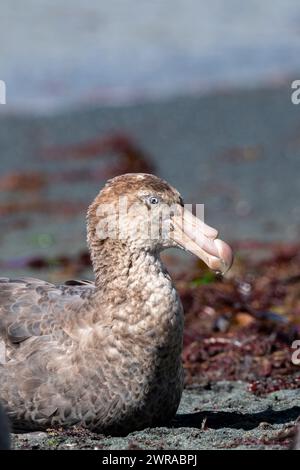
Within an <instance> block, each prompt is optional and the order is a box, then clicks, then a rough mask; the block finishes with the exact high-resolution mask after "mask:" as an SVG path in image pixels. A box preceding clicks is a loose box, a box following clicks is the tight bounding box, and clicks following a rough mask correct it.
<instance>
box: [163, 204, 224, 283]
mask: <svg viewBox="0 0 300 470" xmlns="http://www.w3.org/2000/svg"><path fill="white" fill-rule="evenodd" d="M171 226H172V230H173V231H171V238H173V240H174V241H175V242H176V243H177V244H178V245H179V246H180V247H181V248H183V249H184V250H187V251H189V252H190V253H193V254H194V255H196V256H198V258H201V259H202V260H203V261H204V262H205V263H206V264H207V266H208V267H209V268H211V269H212V270H214V271H218V272H221V273H222V274H225V273H226V272H227V271H228V270H229V268H230V267H231V265H232V261H233V253H232V250H231V248H230V246H229V245H227V243H225V242H223V241H222V240H220V239H218V238H217V236H218V232H217V230H215V229H214V228H212V227H210V226H209V225H206V224H205V223H204V222H203V221H202V220H200V219H198V218H197V217H195V216H194V215H193V214H192V213H191V212H190V211H188V210H187V209H184V208H183V207H181V206H180V205H179V204H178V205H177V206H176V213H175V215H173V217H172V219H171Z"/></svg>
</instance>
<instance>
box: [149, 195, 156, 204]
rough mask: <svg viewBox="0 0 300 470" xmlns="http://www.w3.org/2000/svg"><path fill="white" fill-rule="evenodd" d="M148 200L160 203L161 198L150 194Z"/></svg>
mask: <svg viewBox="0 0 300 470" xmlns="http://www.w3.org/2000/svg"><path fill="white" fill-rule="evenodd" d="M148 201H149V202H150V204H158V203H159V199H158V197H156V196H150V197H149V199H148Z"/></svg>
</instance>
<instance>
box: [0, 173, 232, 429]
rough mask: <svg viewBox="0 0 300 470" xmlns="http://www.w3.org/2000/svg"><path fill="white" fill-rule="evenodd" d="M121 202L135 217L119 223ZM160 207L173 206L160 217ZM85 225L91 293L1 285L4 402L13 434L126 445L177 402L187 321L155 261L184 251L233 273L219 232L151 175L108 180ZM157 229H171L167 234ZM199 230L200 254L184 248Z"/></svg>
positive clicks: (0, 395) (19, 282) (86, 285)
mask: <svg viewBox="0 0 300 470" xmlns="http://www.w3.org/2000/svg"><path fill="white" fill-rule="evenodd" d="M119 197H121V198H124V197H125V198H126V201H127V205H128V208H129V209H133V208H134V210H128V211H127V212H126V213H123V212H120V208H119V205H118V202H119ZM163 204H164V205H166V206H167V207H170V206H172V210H171V211H170V213H169V214H167V215H166V213H165V212H163V211H162V209H161V208H162V206H163ZM152 206H153V207H152ZM103 207H104V208H105V211H103V210H102V209H103ZM108 207H109V211H108V212H109V215H107V208H108ZM145 214H146V215H147V216H148V220H150V222H151V227H154V229H155V230H156V231H155V233H156V236H155V237H153V236H150V235H149V231H148V228H145V226H144V225H143V222H144V220H145ZM116 215H117V216H118V217H117V218H114V217H115V216H116ZM116 220H118V224H115V225H113V228H115V227H117V228H116V230H113V231H107V230H106V228H107V224H108V222H110V223H111V222H112V221H113V222H114V223H115V221H116ZM180 220H184V221H185V220H186V226H187V229H186V230H185V228H184V229H183V228H182V227H180V224H179V221H180ZM87 221H88V244H89V248H90V252H91V258H92V263H93V268H94V273H95V283H91V282H88V281H72V282H69V283H66V284H65V285H62V286H54V285H52V284H49V283H47V282H43V281H39V280H37V279H31V278H26V279H15V280H14V279H7V278H1V279H0V335H1V338H2V341H3V343H4V346H5V359H4V360H3V362H2V364H0V400H1V401H2V403H3V405H4V407H5V409H6V411H7V413H8V416H9V418H10V420H11V422H12V425H13V426H14V428H17V429H29V430H30V429H32V430H33V429H45V428H47V427H53V426H62V427H68V426H72V425H75V424H77V425H83V426H86V427H88V428H89V429H92V430H96V431H101V432H110V433H117V434H122V433H126V432H129V431H131V430H135V429H141V428H143V427H146V426H151V425H158V424H164V423H166V422H168V421H169V420H170V419H171V418H172V417H173V416H174V414H175V413H176V410H177V407H178V404H179V401H180V397H181V393H182V366H181V347H182V333H183V312H182V307H181V303H180V300H179V298H178V295H177V292H176V290H175V288H174V286H173V284H172V281H171V279H170V276H169V274H168V273H167V271H166V270H165V268H164V266H163V265H162V263H161V260H160V257H159V253H160V251H161V250H162V249H165V248H168V247H181V248H186V249H188V250H190V251H192V252H194V253H195V254H196V255H198V256H200V257H202V259H204V260H205V261H206V262H207V263H208V264H209V265H210V266H211V267H213V268H215V269H219V268H220V269H221V268H222V269H223V268H224V267H229V265H230V264H231V260H232V258H231V252H230V249H229V247H228V246H227V245H226V244H224V243H223V242H221V241H220V240H217V239H216V237H217V232H216V231H215V230H213V229H211V228H210V227H208V226H206V225H205V224H203V223H201V222H200V221H198V219H196V218H195V217H193V216H192V215H191V214H190V213H187V211H186V210H185V209H183V203H182V199H181V197H180V195H179V193H178V192H177V191H176V190H175V189H174V188H172V187H171V186H170V185H168V184H167V183H166V182H165V181H162V180H161V179H159V178H157V177H155V176H153V175H145V174H128V175H122V176H120V177H117V178H114V179H113V180H111V181H109V182H108V183H107V184H106V186H105V187H104V189H103V190H102V191H101V192H100V194H99V195H98V196H97V198H96V199H95V201H94V202H93V203H92V205H91V206H90V208H89V211H88V220H87ZM162 221H163V223H164V222H168V223H169V224H170V232H168V233H167V235H165V234H163V232H162V231H161V225H160V224H161V223H162ZM141 227H142V228H141ZM122 229H123V232H122ZM124 229H125V232H124ZM198 230H200V231H202V234H203V238H202V239H201V243H200V242H199V238H198V239H197V240H196V241H191V232H193V231H196V232H197V231H198ZM151 234H152V232H151ZM180 236H181V237H182V239H181V238H180ZM0 351H1V349H0ZM0 362H1V361H0Z"/></svg>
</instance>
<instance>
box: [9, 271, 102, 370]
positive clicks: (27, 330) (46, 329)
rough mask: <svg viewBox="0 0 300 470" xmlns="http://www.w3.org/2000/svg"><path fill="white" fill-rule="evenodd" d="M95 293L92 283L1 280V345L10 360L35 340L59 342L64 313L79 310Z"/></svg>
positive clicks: (30, 279) (25, 279) (62, 332)
mask: <svg viewBox="0 0 300 470" xmlns="http://www.w3.org/2000/svg"><path fill="white" fill-rule="evenodd" d="M93 290H94V284H93V283H91V282H89V281H68V282H67V283H66V284H63V285H59V286H55V285H54V284H51V283H48V282H45V281H40V280H38V279H34V278H20V279H9V278H0V342H1V341H2V350H3V345H4V348H5V349H6V351H5V354H6V356H7V358H11V357H12V356H13V354H14V351H16V350H17V348H18V346H19V345H20V343H24V342H27V341H29V340H30V339H33V337H36V338H37V337H41V336H47V337H48V338H49V336H50V337H53V339H58V337H57V335H63V334H64V330H63V328H62V326H63V325H62V324H61V321H62V322H63V320H64V314H66V312H68V313H70V311H72V307H73V308H74V309H78V308H80V307H81V306H82V305H83V303H84V302H85V300H86V299H87V298H88V297H89V296H90V295H91V293H92V292H93ZM40 339H42V338H40ZM29 342H30V341H29ZM0 362H1V360H0Z"/></svg>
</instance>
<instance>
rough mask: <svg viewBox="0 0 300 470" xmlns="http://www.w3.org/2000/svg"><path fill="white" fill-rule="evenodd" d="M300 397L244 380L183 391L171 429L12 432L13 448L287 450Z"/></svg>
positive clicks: (293, 430)
mask: <svg viewBox="0 0 300 470" xmlns="http://www.w3.org/2000/svg"><path fill="white" fill-rule="evenodd" d="M299 416H300V393H299V391H297V390H281V391H278V392H274V393H270V394H268V395H266V396H264V397H257V396H255V395H254V394H253V393H251V392H249V391H248V390H247V384H245V383H243V382H218V383H215V384H213V385H212V386H211V388H210V389H205V388H202V389H200V388H198V389H194V390H185V392H184V394H183V398H182V401H181V405H180V408H179V411H178V414H177V416H176V418H175V419H174V421H173V422H172V423H171V424H170V426H169V427H162V428H151V429H145V430H143V431H139V432H133V433H131V434H129V435H128V436H126V437H111V436H103V435H97V434H93V433H90V432H87V431H85V430H82V429H74V430H70V431H56V430H48V432H33V433H27V434H14V435H13V437H12V445H13V448H15V449H70V450H71V449H103V450H105V449H106V450H109V449H186V450H189V449H286V448H290V447H291V446H292V445H293V441H294V439H295V437H294V436H295V423H296V421H297V418H298V417H299Z"/></svg>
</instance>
